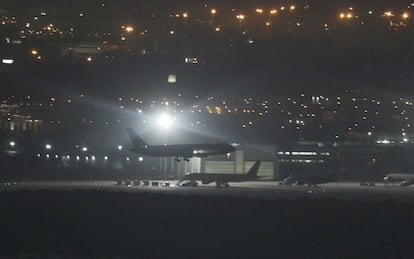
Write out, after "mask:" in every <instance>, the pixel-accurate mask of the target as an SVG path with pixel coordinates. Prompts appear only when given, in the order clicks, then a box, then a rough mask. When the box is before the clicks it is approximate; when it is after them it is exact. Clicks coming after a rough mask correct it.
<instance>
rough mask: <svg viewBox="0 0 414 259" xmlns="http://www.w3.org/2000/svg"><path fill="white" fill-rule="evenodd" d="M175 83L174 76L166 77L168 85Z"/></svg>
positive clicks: (175, 78) (175, 77)
mask: <svg viewBox="0 0 414 259" xmlns="http://www.w3.org/2000/svg"><path fill="white" fill-rule="evenodd" d="M176 82H177V76H176V75H174V74H170V75H168V83H170V84H174V83H176Z"/></svg>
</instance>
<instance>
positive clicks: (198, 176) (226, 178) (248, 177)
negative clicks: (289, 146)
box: [180, 161, 261, 188]
mask: <svg viewBox="0 0 414 259" xmlns="http://www.w3.org/2000/svg"><path fill="white" fill-rule="evenodd" d="M260 163H261V161H256V162H255V163H254V165H253V166H252V167H251V168H250V170H249V171H248V172H247V173H246V174H223V173H222V174H216V173H191V174H187V175H185V176H184V178H183V179H182V180H181V181H180V182H182V181H190V182H191V183H195V182H196V181H201V183H202V184H210V183H213V182H215V183H216V187H217V188H220V187H230V185H229V182H245V181H254V180H256V179H258V178H259V177H258V176H257V172H258V171H259V167H260ZM192 186H195V185H192Z"/></svg>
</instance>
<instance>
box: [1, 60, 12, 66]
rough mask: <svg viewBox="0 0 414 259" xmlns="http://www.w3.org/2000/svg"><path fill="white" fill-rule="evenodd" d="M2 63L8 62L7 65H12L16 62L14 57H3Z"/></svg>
mask: <svg viewBox="0 0 414 259" xmlns="http://www.w3.org/2000/svg"><path fill="white" fill-rule="evenodd" d="M1 63H3V64H6V65H12V64H13V63H14V59H10V58H3V60H2V61H1Z"/></svg>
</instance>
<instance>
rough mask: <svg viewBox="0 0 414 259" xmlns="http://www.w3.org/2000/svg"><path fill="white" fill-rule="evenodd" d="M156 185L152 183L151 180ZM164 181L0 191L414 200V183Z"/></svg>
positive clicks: (49, 184) (8, 186)
mask: <svg viewBox="0 0 414 259" xmlns="http://www.w3.org/2000/svg"><path fill="white" fill-rule="evenodd" d="M154 182H155V183H158V184H159V186H153V183H154ZM164 183H167V181H155V180H154V181H152V180H149V185H148V186H144V185H143V182H142V181H141V182H140V184H139V185H134V184H128V183H127V184H125V183H123V184H121V185H119V184H117V183H116V182H115V181H102V180H96V181H93V180H81V181H74V180H60V181H17V182H7V181H3V182H1V183H0V191H1V192H4V191H19V190H33V191H36V190H68V191H71V190H101V191H108V192H126V193H163V194H174V195H206V196H231V197H250V198H258V199H281V198H287V199H302V198H306V199H338V200H350V201H388V200H389V201H401V202H409V203H414V186H409V187H400V186H393V185H390V184H384V183H376V184H375V186H361V185H360V183H359V182H334V183H327V184H321V185H319V186H318V187H310V186H294V185H293V186H290V185H288V186H286V185H279V183H278V182H260V181H251V182H241V183H230V187H229V188H216V187H215V185H214V184H209V185H202V184H201V183H199V186H198V187H181V186H178V185H177V181H169V182H168V183H169V184H170V186H162V184H164Z"/></svg>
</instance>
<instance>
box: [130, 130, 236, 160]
mask: <svg viewBox="0 0 414 259" xmlns="http://www.w3.org/2000/svg"><path fill="white" fill-rule="evenodd" d="M127 131H128V134H129V137H130V138H131V142H132V145H133V148H132V149H130V151H131V152H134V153H138V154H143V155H149V156H159V157H175V160H176V161H180V157H181V158H183V159H184V160H185V161H189V159H190V158H191V157H208V156H209V155H221V154H225V155H226V158H228V156H229V153H231V152H233V151H234V150H235V148H234V146H232V145H231V144H228V143H216V144H177V145H148V144H147V143H145V141H144V140H142V138H140V137H139V136H138V135H137V134H136V133H135V132H134V131H133V130H132V129H127Z"/></svg>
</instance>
